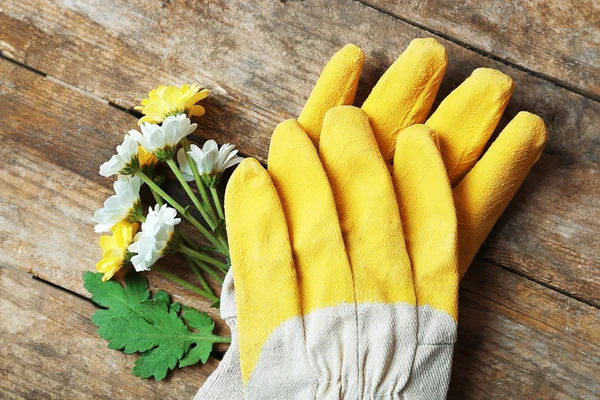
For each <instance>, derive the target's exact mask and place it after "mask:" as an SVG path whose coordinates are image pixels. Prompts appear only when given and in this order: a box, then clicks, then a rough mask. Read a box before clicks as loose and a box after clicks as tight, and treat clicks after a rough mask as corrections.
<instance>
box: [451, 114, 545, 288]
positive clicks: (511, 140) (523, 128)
mask: <svg viewBox="0 0 600 400" xmlns="http://www.w3.org/2000/svg"><path fill="white" fill-rule="evenodd" d="M547 136H548V132H547V130H546V126H545V125H544V121H543V120H542V119H541V118H540V117H538V116H537V115H534V114H531V113H528V112H520V113H519V114H517V116H516V117H515V118H514V119H513V120H512V121H511V122H510V123H509V124H508V125H507V126H506V128H504V130H503V131H502V133H500V135H499V136H498V138H497V139H496V140H495V141H494V143H492V145H491V146H490V148H489V149H488V151H487V152H486V153H485V154H484V156H483V157H482V158H481V160H479V161H478V162H477V164H475V167H473V169H472V170H471V171H470V172H469V173H468V174H467V175H466V176H465V178H464V179H463V180H462V181H461V182H460V184H458V186H456V188H455V189H454V191H453V194H454V202H455V204H456V213H457V219H458V243H459V271H460V277H461V278H462V276H463V275H464V274H465V272H467V269H468V268H469V265H470V264H471V261H473V258H474V257H475V254H476V253H477V251H478V250H479V247H481V245H482V243H483V241H484V240H485V238H486V237H487V235H488V234H489V233H490V231H491V230H492V227H493V226H494V224H495V223H496V221H497V220H498V218H500V215H502V213H503V212H504V209H505V208H506V206H507V205H508V203H509V202H510V200H511V199H512V198H513V196H514V195H515V193H516V192H517V189H519V186H521V183H523V180H524V179H525V177H526V176H527V174H528V173H529V170H530V169H531V167H532V166H533V164H535V163H536V161H537V160H538V159H539V158H540V155H541V154H542V151H543V149H544V146H545V144H546V139H547Z"/></svg>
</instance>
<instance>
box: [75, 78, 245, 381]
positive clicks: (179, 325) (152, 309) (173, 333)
mask: <svg viewBox="0 0 600 400" xmlns="http://www.w3.org/2000/svg"><path fill="white" fill-rule="evenodd" d="M207 96H208V90H206V89H204V90H200V88H199V87H198V86H197V85H192V86H188V85H183V86H181V87H175V86H169V87H166V86H160V87H158V88H156V89H155V90H152V91H151V92H150V93H149V96H148V98H147V99H145V100H143V101H142V105H141V106H139V107H136V110H138V111H140V112H141V113H142V114H143V117H142V118H140V119H139V129H140V131H141V132H140V131H137V130H130V131H129V133H128V134H125V137H124V139H123V143H121V144H120V145H118V146H117V148H116V151H117V154H115V155H113V156H112V157H111V158H110V160H108V161H107V162H105V163H104V164H102V165H101V166H100V175H102V176H105V177H111V176H117V179H116V181H115V182H114V191H115V194H114V195H113V196H110V197H109V198H108V199H107V200H106V201H105V202H104V207H103V208H101V209H99V210H97V211H96V212H95V213H94V216H93V218H92V219H93V221H94V222H95V223H96V225H95V228H94V230H95V231H96V232H98V233H109V234H107V235H103V236H101V237H100V247H101V248H102V259H101V260H100V261H99V262H98V263H97V264H96V269H97V271H98V272H97V273H92V272H85V273H84V274H83V279H84V284H85V287H86V289H87V290H89V291H90V292H91V293H92V300H93V301H95V302H96V303H97V304H98V305H100V306H101V307H103V308H104V309H103V310H100V311H98V312H96V313H95V314H94V316H93V317H92V321H93V322H94V323H95V324H96V325H97V326H98V333H99V335H100V336H101V337H102V338H104V339H106V340H108V341H109V344H108V346H109V348H112V349H119V350H123V351H124V352H125V353H126V354H130V353H140V354H141V357H140V358H139V359H138V360H137V361H136V363H135V366H134V368H133V374H134V375H136V376H139V377H141V378H148V377H152V376H153V377H154V378H156V379H157V380H161V379H163V378H164V377H165V376H166V374H167V372H168V370H170V369H173V368H175V366H176V365H179V367H184V366H187V365H192V364H195V363H197V362H198V361H200V360H202V362H206V360H207V358H208V355H209V354H210V351H211V349H212V345H213V344H214V343H228V342H229V341H230V339H229V338H227V337H220V336H217V335H215V334H213V333H212V330H213V327H214V323H213V321H212V320H211V318H210V317H209V316H208V314H206V313H202V312H199V311H197V310H195V309H193V308H191V307H187V306H183V305H181V304H179V303H176V302H173V303H172V302H171V301H170V297H169V295H168V294H167V293H166V292H164V291H161V290H158V291H157V292H156V293H154V296H152V297H151V296H150V292H149V290H148V282H147V280H146V279H145V278H143V277H142V276H141V275H139V272H143V271H150V270H152V271H153V272H155V273H158V274H161V275H162V276H164V277H165V278H167V279H169V280H171V281H173V282H175V283H177V284H180V285H181V286H184V287H185V288H187V289H189V290H191V291H193V292H195V293H197V294H199V295H201V296H203V297H205V298H207V299H209V300H210V301H212V302H213V307H217V308H218V307H219V298H218V297H217V296H216V295H215V292H214V291H213V289H212V288H211V287H210V285H209V284H208V282H207V277H211V278H212V279H214V280H215V281H217V282H219V283H223V277H224V274H226V273H227V270H228V269H229V249H228V244H227V237H226V229H225V219H224V213H223V207H222V205H221V202H220V200H219V196H218V194H217V190H216V187H217V184H218V183H219V181H220V179H221V176H222V174H223V171H224V170H225V169H227V168H229V167H231V166H234V165H236V164H238V163H239V162H241V161H242V158H241V157H238V156H237V150H235V147H234V146H233V145H230V144H225V145H223V146H221V147H220V148H219V146H218V145H217V143H216V142H215V141H214V140H209V141H207V142H206V143H204V146H203V147H202V148H201V147H198V146H197V145H195V144H190V143H189V141H188V139H187V137H188V135H190V134H191V133H192V132H194V130H195V129H196V127H197V124H195V123H192V122H191V120H190V118H191V117H198V116H201V115H203V114H204V112H205V110H204V107H202V106H201V105H199V104H197V103H198V102H199V101H200V100H202V99H204V98H206V97H207ZM160 164H166V166H167V167H168V169H170V171H171V172H172V173H173V174H174V175H175V177H176V179H177V181H178V182H179V183H180V184H181V186H182V187H183V189H184V191H185V193H186V194H187V196H188V197H189V200H190V202H191V204H192V205H193V207H192V209H191V210H190V208H189V207H186V206H183V205H182V204H180V203H179V202H178V201H176V200H175V199H174V198H173V197H172V196H171V195H169V194H168V193H167V192H166V191H165V190H164V189H163V187H162V186H163V183H164V182H165V178H164V175H163V174H161V173H160V167H161V165H160ZM191 185H194V186H195V190H194V188H192V186H191ZM145 190H147V191H149V192H150V194H151V195H152V197H149V196H148V197H149V198H151V199H153V203H154V204H144V203H143V202H142V198H143V197H144V196H142V191H145ZM182 220H186V221H187V222H188V223H189V224H190V225H191V226H192V227H193V228H194V229H195V230H197V231H198V233H199V234H200V235H201V236H202V237H203V238H205V239H206V240H207V241H208V243H209V244H208V245H206V244H200V243H197V242H196V241H195V240H194V239H193V238H192V237H190V235H188V234H186V233H185V232H184V231H183V230H181V229H179V228H180V227H179V225H180V224H181V223H182ZM175 254H180V255H181V256H183V257H184V258H185V260H186V261H187V263H188V265H189V267H190V268H191V270H192V271H193V273H194V275H195V277H196V278H197V281H198V282H197V284H198V285H199V286H197V285H196V284H195V283H192V282H188V281H186V280H184V279H181V278H179V277H177V276H176V275H175V274H173V273H172V272H170V271H168V270H166V269H163V268H161V267H159V266H158V265H156V262H157V261H158V260H159V259H160V258H162V257H168V256H174V255H175ZM120 272H126V273H125V274H124V282H125V286H123V285H121V284H120V283H118V282H115V281H114V280H112V281H111V279H112V278H113V277H114V276H115V274H117V273H120Z"/></svg>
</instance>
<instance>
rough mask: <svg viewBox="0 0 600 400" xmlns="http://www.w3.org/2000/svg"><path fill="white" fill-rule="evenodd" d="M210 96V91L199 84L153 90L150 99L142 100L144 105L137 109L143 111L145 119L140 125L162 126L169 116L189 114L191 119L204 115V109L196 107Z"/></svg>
mask: <svg viewBox="0 0 600 400" xmlns="http://www.w3.org/2000/svg"><path fill="white" fill-rule="evenodd" d="M206 96H208V90H207V89H202V90H200V87H199V86H198V85H197V84H195V83H194V84H193V85H192V86H191V87H190V86H188V85H183V86H182V87H181V88H178V87H177V86H159V87H157V88H156V89H154V90H151V91H150V93H149V94H148V98H147V99H144V100H142V105H141V106H137V107H135V109H136V110H138V111H141V112H142V114H144V117H142V118H140V120H139V121H138V124H139V125H141V124H143V123H144V122H149V123H151V124H160V123H161V122H163V121H164V119H165V118H167V117H168V116H169V115H177V114H182V113H187V115H188V116H189V117H190V118H191V117H193V116H198V117H199V116H201V115H204V111H205V110H204V107H202V106H201V105H196V103H197V102H199V101H200V100H202V99H205V98H206Z"/></svg>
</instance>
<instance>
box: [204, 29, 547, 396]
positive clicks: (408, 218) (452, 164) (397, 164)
mask: <svg viewBox="0 0 600 400" xmlns="http://www.w3.org/2000/svg"><path fill="white" fill-rule="evenodd" d="M362 59H363V56H362V52H361V51H360V49H358V48H357V47H356V46H353V45H348V46H346V47H345V48H344V49H342V50H341V51H340V52H338V53H337V54H336V55H335V56H334V57H333V58H332V59H331V61H330V62H329V63H328V64H327V66H326V67H325V69H324V71H323V74H322V76H321V78H320V79H319V81H318V83H317V85H316V86H315V89H314V90H313V93H312V94H311V96H310V98H309V100H308V101H307V104H306V106H305V108H304V110H303V112H302V114H301V115H300V117H299V118H298V121H299V122H300V124H301V126H302V128H304V130H305V131H306V133H307V134H308V135H309V136H310V138H311V139H312V141H313V143H314V144H315V145H317V144H318V143H319V139H320V135H321V127H322V125H323V120H324V116H325V113H326V112H327V111H328V110H329V109H330V108H332V107H334V106H338V105H342V104H351V103H352V102H353V99H354V94H355V92H356V85H357V82H358V77H359V75H360V69H361V67H362ZM445 68H446V55H445V50H444V49H443V47H442V46H441V45H439V44H438V43H437V42H436V41H434V40H432V39H419V40H415V41H413V42H412V43H411V45H410V46H409V48H408V49H407V50H406V51H405V52H404V53H403V54H402V55H401V57H400V58H399V59H398V60H397V61H396V62H395V63H394V64H393V65H392V66H391V67H390V69H389V70H388V71H387V72H386V74H385V75H384V76H383V77H382V79H381V80H380V81H379V83H378V84H377V86H376V87H375V88H374V89H373V92H372V93H371V95H370V96H369V98H368V100H367V101H366V102H365V104H364V105H363V110H364V111H365V112H366V114H367V115H368V117H369V122H370V125H371V127H372V128H373V130H374V133H375V138H376V140H377V142H378V145H379V148H380V149H381V151H382V153H383V154H384V156H385V159H386V161H388V162H389V161H391V159H392V157H393V158H394V168H393V170H392V171H393V177H394V179H395V181H396V185H395V186H396V194H397V195H398V199H399V200H400V211H401V215H402V224H403V225H404V230H405V234H406V247H407V252H408V254H409V257H410V259H411V260H412V261H413V274H414V285H415V296H416V299H417V304H419V305H425V304H428V305H431V306H432V307H433V308H434V309H436V310H443V312H444V313H447V315H450V316H452V317H453V319H454V320H455V319H456V316H455V312H454V311H453V310H455V308H453V307H454V306H448V305H449V304H455V303H453V302H452V301H450V300H451V299H453V298H454V296H455V288H456V280H455V279H454V278H453V275H452V271H450V269H447V270H446V272H445V273H442V274H440V273H437V274H431V271H435V269H433V270H432V269H430V268H426V267H423V268H421V267H418V266H426V265H429V264H430V263H432V262H433V264H434V265H435V260H437V259H438V258H437V257H436V256H435V255H431V248H432V246H431V243H434V245H433V246H434V248H438V247H439V246H443V244H444V243H445V242H444V238H446V239H447V238H448V237H449V236H447V235H445V232H446V231H445V230H444V229H442V230H441V231H440V230H439V229H438V230H436V229H430V227H429V226H428V225H427V222H429V223H433V224H434V225H435V226H437V225H439V223H440V221H444V220H445V221H448V220H449V219H450V218H451V217H450V215H451V214H452V212H451V211H448V210H446V211H444V212H442V214H441V215H440V216H439V219H438V221H434V222H431V219H428V215H429V214H430V213H431V211H430V210H431V209H436V201H435V200H436V199H438V198H439V193H437V191H442V192H443V191H444V185H429V186H428V187H427V189H426V190H421V191H415V190H413V189H412V188H411V186H410V185H408V184H407V185H403V184H400V185H398V182H400V183H403V182H404V181H406V180H407V176H409V174H408V173H407V172H405V173H403V174H400V173H398V171H403V170H404V171H409V172H410V173H412V174H414V176H416V177H417V178H418V177H419V176H420V175H419V174H420V173H422V171H425V170H427V168H428V167H423V168H421V169H419V168H417V167H416V165H419V164H418V162H419V157H418V156H417V155H419V156H420V153H419V152H418V151H414V150H408V151H407V149H410V146H406V145H401V143H402V142H403V140H408V139H407V138H409V137H411V136H412V135H411V134H410V132H409V131H410V129H409V130H406V131H404V132H402V134H400V135H399V133H400V132H401V131H402V130H403V128H405V127H407V126H410V125H412V124H415V123H421V122H424V121H425V119H426V117H427V114H428V113H429V111H430V108H431V105H432V103H433V100H434V98H435V94H436V92H437V89H438V87H439V83H440V81H441V78H442V76H443V73H444V71H445ZM511 93H512V82H511V81H510V79H509V78H508V77H506V76H505V75H503V74H501V73H499V72H497V71H493V70H489V69H479V70H476V71H475V72H474V73H473V75H472V76H471V77H470V78H469V79H467V80H466V81H465V83H463V84H462V85H461V86H460V87H459V88H458V89H457V90H456V91H455V92H453V93H452V94H451V95H450V96H449V97H448V98H447V99H446V100H445V101H444V102H443V103H442V105H440V107H439V108H438V110H437V111H436V112H435V113H434V115H432V116H431V117H430V118H429V120H427V122H426V123H427V125H429V126H430V127H432V128H434V129H435V131H436V132H437V133H438V134H439V137H440V147H441V150H442V154H443V156H444V160H445V161H446V166H447V169H448V171H449V175H450V178H451V179H452V182H453V183H455V184H456V183H458V182H459V181H460V184H458V186H456V187H455V189H454V199H455V201H456V208H457V212H458V220H459V225H458V232H459V237H460V268H461V276H462V274H464V272H465V271H466V269H467V267H468V265H469V264H470V262H471V261H472V259H473V257H474V255H475V253H476V251H477V249H478V248H479V246H480V245H481V243H482V242H483V240H484V239H485V237H486V236H487V234H488V233H489V231H490V230H491V228H492V226H493V225H494V223H495V222H496V220H497V219H498V217H499V216H500V214H501V213H502V211H503V210H504V208H505V207H506V205H507V204H508V202H509V201H510V199H511V198H512V196H513V195H514V193H515V192H516V190H517V189H518V187H519V185H520V184H521V182H522V180H523V179H524V177H525V175H526V174H527V172H528V171H529V169H530V167H531V166H532V165H533V163H535V161H536V160H537V158H539V155H540V153H541V151H542V148H543V145H544V143H545V139H546V131H545V127H544V125H543V122H542V121H541V120H540V119H539V118H538V117H536V116H534V115H532V114H528V113H520V114H519V115H518V116H517V117H516V118H515V119H514V120H513V121H512V122H511V123H510V124H509V125H508V126H507V127H506V129H505V130H504V131H503V132H502V134H501V136H500V137H499V138H498V139H497V140H496V141H495V142H494V144H493V145H492V146H491V148H490V149H489V150H488V152H487V153H486V154H485V156H484V157H483V158H482V159H481V160H480V161H479V162H477V164H476V165H475V167H473V168H472V166H473V164H474V163H475V161H476V160H477V158H478V157H479V155H480V154H481V152H482V150H483V148H484V146H485V143H486V142H487V140H488V139H489V136H490V135H491V133H492V132H493V130H494V128H495V126H496V124H497V122H498V120H499V118H500V116H501V114H502V112H503V110H504V108H505V106H506V103H507V102H508V99H509V97H510V94H511ZM293 125H294V124H293V123H292V122H289V121H288V122H286V123H284V124H282V125H281V126H280V127H278V130H281V129H292V128H290V127H291V126H293ZM294 129H296V128H294ZM411 129H424V128H423V127H415V128H411ZM405 136H406V138H404V137H405ZM396 138H398V146H396ZM425 147H426V146H425ZM395 148H396V149H397V151H394V149H395ZM272 153H273V151H271V152H270V157H269V165H270V170H271V168H272V167H271V165H272V163H273V161H272V158H273V157H272V156H271V154H272ZM421 165H423V164H421ZM425 165H426V164H425ZM410 166H412V168H409V167H410ZM471 168H472V169H471ZM469 171H470V172H469ZM465 174H467V175H466V177H465V178H464V179H462V181H461V178H462V177H463V176H465ZM400 178H401V179H400ZM419 179H420V178H418V179H417V182H418V181H419ZM274 181H275V179H274ZM409 181H410V180H409ZM305 183H306V182H305ZM372 183H375V182H372ZM306 186H307V187H310V183H306ZM332 186H334V185H333V183H332ZM403 189H404V190H403ZM415 193H422V196H420V197H419V196H415ZM403 198H409V199H418V201H417V200H416V201H409V202H403V201H402V199H403ZM336 200H337V198H336ZM282 203H284V204H285V202H284V201H283V199H282ZM316 208H317V207H313V208H312V209H311V210H314V209H316ZM284 209H285V208H284ZM441 210H443V207H442V208H441ZM287 211H288V210H287V209H286V215H287ZM438 211H440V210H438ZM444 213H445V214H444ZM444 216H446V218H444ZM452 218H453V217H452ZM341 219H342V221H343V218H342V216H341ZM300 220H301V219H300ZM288 224H289V223H288ZM342 226H343V225H342ZM419 227H424V229H418V228H419ZM230 229H231V228H230ZM292 232H293V230H292V229H291V228H290V235H291V238H292V248H294V246H295V245H294V236H295V235H294V234H292ZM302 232H305V234H306V236H307V238H310V237H311V235H312V234H313V233H314V232H312V233H310V231H302ZM430 232H431V233H430ZM436 232H438V233H439V235H437V236H436ZM316 237H319V236H318V235H317V236H316ZM435 243H439V244H440V245H436V244H435ZM301 253H302V254H307V255H308V257H310V254H309V253H304V252H301ZM294 255H295V253H294ZM301 270H302V269H301ZM442 270H443V269H442ZM299 274H300V271H299ZM299 276H300V275H299ZM311 276H312V274H310V275H306V277H305V278H304V279H308V280H310V277H311ZM432 276H435V277H436V278H437V281H434V280H432V279H431V278H432ZM323 278H324V277H323V276H322V275H319V274H316V275H315V279H316V280H319V279H323ZM229 282H231V279H229ZM300 282H303V280H302V278H301V279H300ZM420 282H427V284H426V285H422V286H420V285H419V283H420ZM433 282H437V283H435V284H434V283H433ZM374 285H377V284H376V283H374ZM300 287H305V289H304V290H306V291H307V293H308V294H310V291H311V289H310V288H313V287H314V288H315V290H317V288H318V287H319V286H318V285H300ZM440 287H441V288H442V290H439V288H440ZM432 288H435V289H432ZM317 291H318V290H317ZM366 292H368V290H366ZM224 296H225V297H228V298H230V299H231V298H232V286H228V287H227V290H225V291H224ZM305 299H318V300H314V307H313V306H311V300H306V301H307V302H308V303H307V304H306V305H305V306H307V308H306V309H307V310H311V309H313V308H317V309H318V307H319V305H322V304H324V303H323V299H319V296H316V297H314V296H311V295H308V296H305ZM222 303H223V304H225V301H222ZM228 303H231V304H230V305H233V306H234V307H233V308H235V305H234V304H233V302H232V301H228ZM325 303H326V302H325ZM231 308H232V307H229V310H230V311H229V312H228V313H227V314H228V316H233V315H234V313H233V312H231ZM250 312H251V311H250ZM302 312H303V314H304V315H306V312H305V310H304V309H303V310H302ZM420 314H421V315H424V314H423V312H421V313H420ZM421 319H423V318H421ZM227 320H228V322H229V323H230V324H231V325H233V324H234V323H235V318H227ZM232 330H233V332H234V335H235V333H236V332H235V326H234V325H233V329H232ZM423 331H425V332H427V331H432V330H431V329H421V330H420V332H423ZM433 331H435V330H433ZM247 334H249V333H248V332H247V333H246V334H245V335H247ZM420 340H421V342H423V341H422V338H421V339H420ZM234 342H235V340H234ZM232 348H233V350H235V351H237V350H238V349H237V345H236V344H234V345H233V346H232ZM230 353H232V352H231V351H230ZM416 353H417V356H416V358H415V359H418V358H419V356H418V353H419V350H418V349H417V351H416ZM228 355H229V353H228ZM228 355H226V357H227V356H228ZM231 358H232V360H233V361H232V362H231V363H229V362H228V363H225V364H227V366H226V367H227V371H228V372H224V374H214V375H213V376H215V375H216V378H217V379H212V378H213V377H211V380H212V381H214V382H217V384H215V385H212V387H213V388H214V387H222V385H221V384H223V383H226V384H227V383H228V384H230V385H229V386H235V384H236V382H239V380H240V374H239V364H237V362H238V360H237V353H236V354H235V355H234V356H233V357H231ZM242 358H243V357H242ZM440 358H441V359H443V357H440ZM446 358H447V357H446ZM224 361H225V360H224ZM228 361H229V360H228ZM222 364H223V363H222ZM415 365H416V366H417V367H418V366H419V362H416V363H415ZM222 366H223V365H222ZM220 369H221V368H220ZM429 370H430V371H431V368H429ZM434 370H435V368H434ZM441 370H444V368H441ZM447 371H448V372H449V364H448V368H447ZM217 372H218V371H217ZM219 377H220V378H219ZM420 377H421V378H423V377H427V368H425V369H423V368H421V370H417V373H412V378H411V379H412V380H413V381H414V380H417V381H418V380H419V378H420ZM223 378H224V379H223ZM429 378H430V379H428V380H424V383H423V384H424V385H425V386H426V384H427V382H430V384H432V383H433V384H439V385H440V386H441V387H442V389H441V390H442V391H444V393H445V389H444V385H445V379H441V381H440V382H437V383H436V377H429ZM437 380H438V381H439V380H440V378H439V377H437ZM400 381H402V379H400ZM214 382H213V383H214ZM209 383H211V382H210V380H209V382H207V384H209ZM205 386H209V389H208V390H207V391H204V394H203V393H202V392H203V390H202V389H205V388H204V387H203V388H202V389H201V391H200V392H199V395H198V397H197V398H241V395H240V393H241V387H238V388H237V389H235V390H233V391H229V392H228V394H225V396H224V397H223V393H225V392H222V391H221V392H222V393H220V394H217V395H214V394H215V393H216V392H215V391H214V390H211V388H210V387H211V385H205ZM410 387H411V385H410V384H409V385H408V386H407V388H410ZM210 393H212V394H213V395H211V394H210ZM407 393H408V392H407ZM423 393H425V392H423ZM432 393H433V392H432ZM233 394H235V395H233ZM438 394H439V393H438ZM207 395H208V397H206V396H207ZM435 397H436V396H432V397H431V398H435ZM438 397H439V396H438Z"/></svg>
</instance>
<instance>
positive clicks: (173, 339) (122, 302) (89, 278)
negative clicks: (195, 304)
mask: <svg viewBox="0 0 600 400" xmlns="http://www.w3.org/2000/svg"><path fill="white" fill-rule="evenodd" d="M125 282H126V286H125V287H123V286H122V285H120V284H119V283H118V282H111V281H109V282H102V274H94V273H91V272H88V273H84V286H85V287H86V289H88V290H89V291H90V292H91V293H92V300H93V301H95V302H96V303H97V304H99V305H101V306H103V307H106V308H107V309H104V310H98V311H97V312H96V313H95V314H94V315H93V316H92V321H93V322H94V323H95V324H96V325H97V326H98V334H99V335H100V336H101V337H102V338H103V339H106V340H108V347H109V348H111V349H118V350H123V351H124V352H125V353H126V354H131V353H136V352H139V353H142V354H141V357H140V358H139V359H138V360H137V361H136V363H135V366H134V368H133V370H132V372H133V374H134V375H136V376H139V377H142V378H148V377H152V376H153V377H154V378H155V379H156V380H161V379H163V378H164V377H165V376H166V374H167V372H168V371H169V370H171V369H173V368H175V367H176V366H177V364H179V366H180V367H184V366H187V365H192V364H195V363H197V362H198V361H199V360H201V361H202V362H206V360H207V359H208V357H209V355H210V352H211V350H212V346H213V344H214V343H216V342H227V339H226V338H222V337H219V336H217V335H214V334H213V333H212V330H213V328H214V322H213V321H212V319H211V318H210V316H208V314H206V313H201V312H199V311H197V310H196V309H194V308H191V307H187V306H182V305H181V304H180V303H178V302H175V303H172V304H171V303H170V297H169V294H168V293H166V292H164V291H162V290H158V291H157V292H156V293H155V294H154V297H153V298H152V299H150V294H149V291H148V281H147V280H146V279H145V278H143V277H141V276H140V275H138V274H135V273H133V274H132V273H129V274H127V275H126V277H125ZM182 308H183V310H184V316H185V321H184V319H182V317H181V316H180V315H179V312H180V311H181V309H182ZM186 322H187V325H186ZM189 327H191V328H192V329H194V330H195V331H192V330H190V329H189Z"/></svg>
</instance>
